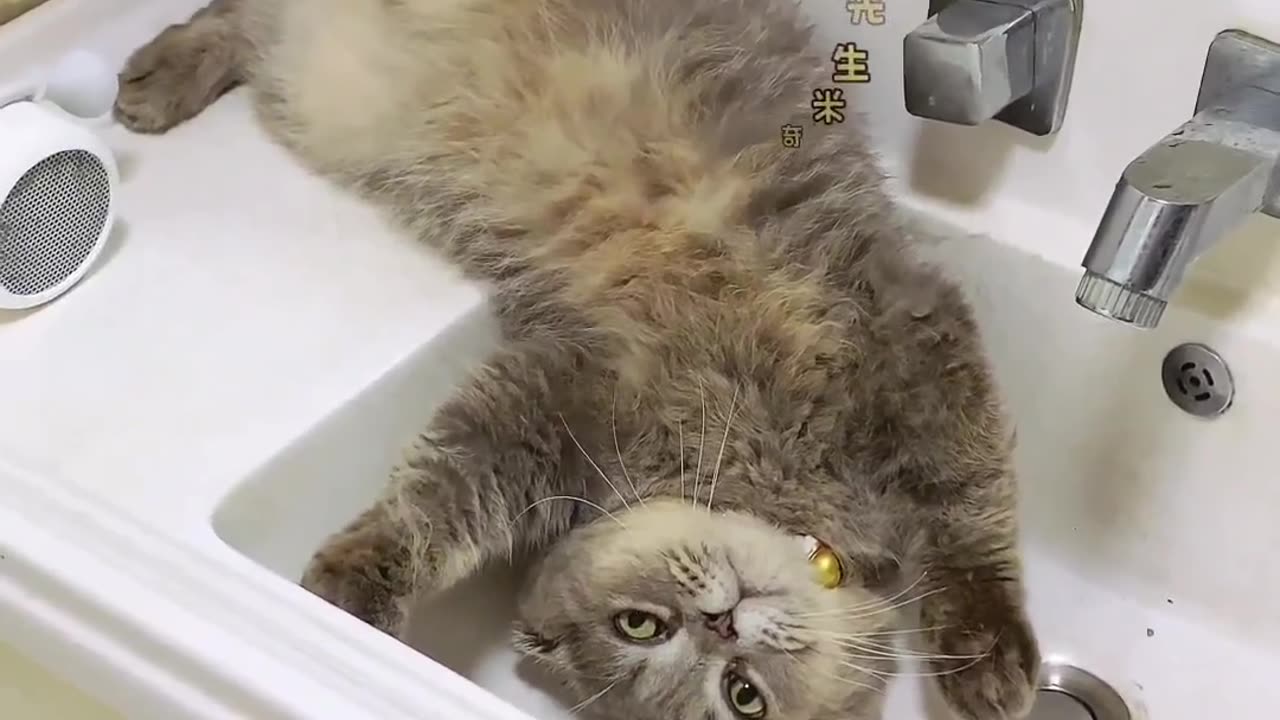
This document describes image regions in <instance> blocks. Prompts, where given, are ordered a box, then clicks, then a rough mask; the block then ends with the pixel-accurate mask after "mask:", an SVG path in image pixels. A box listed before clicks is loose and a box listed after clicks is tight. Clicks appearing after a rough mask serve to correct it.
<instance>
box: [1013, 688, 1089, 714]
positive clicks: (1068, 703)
mask: <svg viewBox="0 0 1280 720" xmlns="http://www.w3.org/2000/svg"><path fill="white" fill-rule="evenodd" d="M1027 720H1098V719H1097V718H1096V717H1094V715H1093V713H1092V712H1089V708H1088V706H1086V705H1085V704H1084V703H1082V702H1080V701H1079V700H1077V699H1075V698H1074V697H1072V696H1070V695H1068V694H1066V693H1064V692H1059V691H1057V690H1041V691H1040V692H1039V693H1037V694H1036V705H1035V707H1034V708H1032V709H1031V715H1030V716H1029V717H1028V718H1027Z"/></svg>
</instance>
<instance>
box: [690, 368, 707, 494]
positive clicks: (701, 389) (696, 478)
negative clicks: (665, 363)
mask: <svg viewBox="0 0 1280 720" xmlns="http://www.w3.org/2000/svg"><path fill="white" fill-rule="evenodd" d="M698 398H699V401H700V402H701V403H702V432H701V433H700V434H699V435H698V469H697V470H695V471H694V473H693V498H692V500H693V504H694V506H695V507H696V506H697V504H698V495H699V494H700V492H701V490H702V451H703V449H705V447H706V444H707V392H706V386H704V385H703V384H702V378H698Z"/></svg>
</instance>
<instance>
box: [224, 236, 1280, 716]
mask: <svg viewBox="0 0 1280 720" xmlns="http://www.w3.org/2000/svg"><path fill="white" fill-rule="evenodd" d="M922 221H923V222H924V223H925V225H926V227H927V228H928V229H929V230H930V232H928V233H926V234H927V235H928V236H937V237H939V238H945V239H940V240H938V241H931V242H928V254H929V256H930V258H931V259H933V260H934V261H936V262H938V263H940V264H942V265H943V266H944V267H946V268H948V269H949V270H950V271H951V273H952V274H953V275H954V276H955V277H956V278H958V279H959V280H961V281H962V282H964V283H965V285H966V286H967V288H968V291H969V295H970V296H971V298H972V300H973V303H974V305H975V308H976V310H977V312H978V315H979V318H980V321H981V324H982V327H983V332H984V335H985V337H986V339H987V342H988V344H989V347H990V350H991V353H992V355H993V358H994V362H995V365H996V367H997V375H998V377H999V378H1000V379H1001V381H1002V384H1003V385H1004V387H1005V392H1006V395H1007V398H1008V402H1009V405H1010V410H1011V412H1012V414H1013V416H1014V418H1015V419H1017V429H1018V453H1017V462H1018V470H1019V473H1020V478H1021V483H1022V489H1023V490H1022V492H1023V506H1022V522H1023V528H1024V540H1025V545H1026V557H1027V574H1028V581H1029V588H1030V602H1031V607H1032V616H1033V619H1034V622H1035V623H1036V625H1037V627H1038V629H1039V632H1040V634H1041V637H1042V641H1043V645H1044V650H1045V652H1046V655H1048V656H1049V657H1050V658H1056V659H1062V660H1064V661H1068V662H1070V663H1072V664H1074V665H1077V666H1080V667H1083V668H1085V669H1086V670H1089V671H1090V672H1092V673H1094V674H1096V675H1098V676H1099V677H1101V678H1103V679H1105V680H1106V681H1107V682H1108V683H1110V684H1111V685H1112V687H1113V688H1114V689H1115V690H1116V691H1117V692H1118V693H1119V694H1120V695H1121V697H1122V698H1123V699H1124V700H1125V702H1126V703H1127V704H1128V705H1129V708H1130V711H1131V712H1132V716H1133V717H1135V718H1148V717H1150V718H1159V719H1160V720H1182V719H1185V720H1193V719H1196V720H1199V719H1200V718H1205V717H1231V718H1242V719H1243V718H1259V720H1260V719H1261V718H1262V717H1263V716H1264V715H1266V714H1267V713H1266V712H1264V709H1266V708H1272V707H1276V706H1280V689H1278V688H1277V687H1276V685H1275V683H1274V682H1272V680H1271V675H1272V673H1273V672H1274V671H1275V670H1277V669H1280V618H1277V616H1276V615H1275V614H1274V612H1273V611H1272V607H1273V606H1272V604H1271V602H1270V601H1269V599H1268V598H1269V597H1271V595H1270V594H1269V593H1268V592H1266V589H1267V587H1268V583H1272V585H1274V583H1275V578H1274V577H1269V576H1267V575H1266V574H1265V573H1260V572H1259V568H1261V567H1265V564H1266V563H1268V562H1269V557H1268V555H1267V551H1266V550H1264V548H1274V547H1278V546H1280V530H1277V529H1276V527H1277V526H1276V524H1275V523H1273V522H1271V521H1270V519H1269V516H1270V513H1271V511H1272V509H1273V508H1274V507H1276V505H1275V504H1274V503H1268V502H1257V503H1254V502H1251V501H1245V500H1244V497H1243V496H1242V495H1241V494H1239V492H1234V493H1233V492H1231V491H1230V489H1231V488H1236V489H1237V490H1239V489H1240V488H1244V487H1249V488H1252V489H1253V490H1252V492H1253V493H1255V494H1256V495H1257V496H1258V498H1259V500H1261V499H1262V498H1263V497H1265V496H1267V493H1268V492H1269V493H1270V497H1272V498H1273V499H1280V498H1276V493H1277V491H1276V490H1275V489H1274V488H1268V487H1267V483H1266V480H1265V476H1266V475H1267V472H1266V471H1265V470H1264V468H1265V467H1266V465H1265V458H1263V457H1262V453H1263V451H1264V450H1265V449H1266V448H1267V447H1268V443H1266V442H1265V441H1264V440H1263V438H1262V436H1261V433H1262V432H1263V430H1262V428H1263V427H1267V425H1266V420H1265V418H1266V417H1273V416H1274V413H1276V412H1277V411H1280V386H1278V385H1277V384H1276V380H1275V378H1274V376H1273V375H1272V374H1271V373H1270V368H1273V367H1276V366H1277V364H1278V363H1280V352H1278V351H1277V348H1276V347H1275V346H1271V345H1267V344H1265V343H1262V342H1258V341H1255V340H1251V339H1249V338H1245V337H1234V336H1230V335H1227V334H1225V333H1223V332H1222V331H1221V329H1215V328H1214V327H1213V326H1212V325H1210V324H1209V323H1208V322H1207V321H1205V320H1203V319H1198V318H1197V317H1196V316H1194V315H1192V314H1178V313H1174V314H1173V315H1172V316H1170V317H1169V318H1168V319H1167V320H1166V322H1165V323H1164V324H1163V325H1162V326H1161V328H1160V329H1159V330H1158V331H1156V332H1154V333H1149V334H1139V333H1133V332H1130V331H1128V330H1126V329H1125V328H1123V327H1121V326H1119V325H1113V324H1111V323H1108V322H1107V321H1104V320H1101V319H1099V318H1095V317H1093V316H1091V315H1090V314H1088V313H1085V312H1083V311H1080V310H1079V309H1078V308H1076V307H1075V306H1074V304H1073V303H1072V301H1071V298H1072V293H1071V290H1072V288H1073V287H1074V283H1075V282H1076V274H1075V272H1074V271H1073V270H1071V269H1069V268H1064V267H1061V266H1057V265H1054V264H1052V263H1050V262H1047V261H1045V260H1044V259H1042V258H1040V257H1037V256H1035V255H1031V254H1027V253H1023V252H1021V251H1019V250H1017V249H1014V248H1011V247H1009V246H1006V245H1002V244H1000V243H998V242H994V241H992V240H990V239H984V238H982V237H979V236H973V235H968V234H966V233H963V232H959V231H956V230H954V229H953V228H946V227H944V226H942V225H939V224H937V223H935V222H933V221H930V220H928V219H927V218H925V219H923V220H922ZM1185 339H1199V340H1207V341H1209V342H1212V343H1214V344H1215V347H1216V348H1217V349H1218V350H1219V351H1220V352H1221V353H1222V355H1223V357H1224V358H1225V359H1226V360H1227V362H1228V363H1229V364H1230V365H1231V369H1232V372H1233V374H1234V376H1235V377H1236V379H1237V383H1238V385H1239V387H1240V388H1241V389H1242V390H1241V397H1240V398H1239V400H1238V402H1237V404H1236V406H1235V407H1233V408H1232V409H1231V410H1230V411H1228V412H1227V413H1226V414H1225V415H1224V416H1222V417H1221V418H1219V419H1217V420H1215V421H1204V420H1201V419H1198V418H1194V417H1191V416H1189V415H1186V414H1184V413H1183V412H1182V411H1181V410H1180V409H1178V408H1177V407H1175V406H1174V405H1173V404H1172V403H1171V402H1170V401H1169V400H1168V399H1167V398H1166V397H1165V396H1164V393H1163V390H1162V385H1161V381H1160V366H1161V360H1162V357H1163V355H1164V353H1165V352H1166V351H1167V350H1168V349H1169V348H1171V347H1173V346H1174V345H1176V344H1178V343H1179V342H1181V341H1183V340H1185ZM493 342H494V335H493V327H492V322H491V321H490V320H489V319H488V317H487V315H485V314H484V312H482V311H478V312H477V313H476V314H475V315H473V316H472V317H469V318H466V319H464V320H463V321H460V322H459V323H458V325H457V326H456V327H453V328H451V329H450V331H449V332H448V333H447V334H446V335H443V336H441V337H440V339H439V340H438V341H437V342H436V343H433V344H432V345H430V346H428V347H427V348H426V349H424V351H423V352H421V353H419V354H418V355H416V356H414V357H412V358H410V359H409V360H407V361H406V363H405V364H404V365H403V366H401V367H398V368H396V369H395V370H394V371H393V372H391V373H389V374H388V375H386V376H385V377H383V378H382V379H381V380H379V381H378V382H377V383H376V384H374V385H373V386H372V387H370V388H369V389H368V390H367V391H365V392H364V393H363V394H362V395H361V396H360V397H357V398H355V399H354V400H352V401H351V402H350V403H349V404H348V405H346V406H345V407H343V408H342V409H340V410H338V411H337V412H335V413H334V414H333V415H331V416H330V417H329V418H328V419H327V420H325V421H324V422H323V423H322V424H320V425H318V426H316V427H315V428H314V429H313V430H311V431H310V432H309V433H307V434H306V435H305V436H304V437H302V438H300V439H299V440H298V441H297V442H296V443H294V444H293V445H292V446H290V447H289V448H288V449H287V450H285V451H284V452H282V453H281V454H280V455H279V456H277V457H276V458H274V459H273V460H272V461H271V462H269V463H268V464H266V465H265V466H264V467H262V468H261V469H260V470H259V471H258V472H256V473H254V474H253V475H252V476H251V477H248V478H246V479H245V480H244V481H243V482H242V483H240V485H239V486H238V487H237V488H236V489H235V491H234V492H232V493H231V494H230V495H229V496H228V497H227V498H226V500H225V501H224V502H222V503H221V505H220V506H219V507H218V509H217V511H216V513H215V514H214V516H213V527H214V529H215V531H216V533H217V535H218V537H219V538H221V539H222V540H223V541H224V542H226V543H227V544H228V545H229V546H230V547H232V548H234V549H235V551H236V552H238V553H241V554H243V555H244V556H245V557H246V558H248V559H250V560H252V561H253V562H254V563H257V564H259V565H261V566H262V567H264V568H267V569H269V570H270V571H271V572H272V573H274V574H276V575H277V576H279V578H280V580H281V582H294V581H296V579H297V578H298V577H299V575H300V573H301V570H302V568H303V565H304V564H305V562H306V561H307V559H308V558H309V556H310V554H311V552H312V551H313V550H314V549H315V548H316V547H317V546H318V545H319V543H320V542H321V541H322V540H323V539H324V538H325V537H326V536H327V535H328V534H329V533H331V532H333V531H335V530H337V529H338V528H339V527H340V526H341V525H343V524H344V523H345V522H346V521H347V520H349V519H351V518H352V517H354V516H355V515H356V514H357V513H358V512H359V511H360V510H361V509H363V508H364V507H365V506H366V505H367V504H368V503H369V502H371V501H372V500H373V498H374V497H375V495H376V493H377V492H378V489H379V488H380V487H381V484H382V483H383V481H384V477H385V475H386V472H387V470H389V468H390V466H391V465H392V463H393V462H394V461H395V459H396V457H397V454H398V451H399V449H400V447H401V446H402V445H403V444H404V443H406V442H407V441H408V440H409V438H410V437H411V436H412V435H413V433H414V432H415V431H417V430H418V429H420V428H421V427H422V426H423V425H424V424H425V423H426V422H427V420H428V418H429V417H430V416H431V414H432V411H433V409H434V408H435V407H436V406H437V405H438V404H439V403H440V401H441V399H442V398H444V397H445V396H446V394H447V393H448V390H449V387H450V386H451V385H452V384H453V383H455V382H457V380H458V379H459V378H460V377H461V373H462V372H464V368H465V367H466V366H467V365H468V363H472V362H476V361H478V360H479V358H481V357H483V355H484V352H485V351H486V349H487V348H490V347H492V346H493ZM517 575H518V569H515V568H505V567H498V568H493V570H492V571H491V572H490V573H488V574H487V575H486V576H485V577H482V578H478V579H476V580H475V581H473V582H469V583H467V584H466V585H465V586H463V587H460V588H458V589H457V590H455V591H453V592H451V593H449V594H448V595H446V596H445V597H443V598H439V599H437V600H435V601H433V602H431V603H429V604H427V605H425V606H424V607H421V608H419V610H418V612H417V613H416V619H415V621H414V625H413V630H412V633H411V634H412V638H413V644H414V646H415V647H416V648H418V649H419V650H421V651H422V652H423V653H424V654H425V655H427V656H429V657H430V658H432V659H434V660H435V661H437V662H439V663H441V664H443V665H445V666H447V667H449V668H452V670H454V671H455V672H457V673H459V674H460V675H462V676H464V677H466V678H468V679H470V680H471V681H473V682H475V683H477V684H479V685H481V686H482V687H484V688H486V689H487V690H489V691H491V692H492V693H494V694H496V695H498V696H499V697H501V698H503V699H505V700H507V701H509V702H510V703H512V704H513V705H515V706H516V707H519V708H521V709H522V710H524V711H525V712H527V713H529V714H530V715H532V716H534V717H536V718H547V719H549V720H562V719H564V720H567V719H568V718H570V717H571V715H569V714H568V712H567V710H566V709H565V708H566V707H569V706H571V705H572V703H571V702H570V703H568V704H565V703H564V702H562V700H563V699H562V698H558V697H557V695H556V692H555V690H554V686H553V685H551V684H549V683H548V682H547V680H546V678H542V677H539V676H537V675H536V674H535V673H534V672H532V671H531V670H530V669H529V668H525V667H522V666H521V664H520V663H518V662H517V657H516V655H515V654H514V653H513V652H512V651H511V650H509V649H508V646H507V637H508V626H509V622H510V619H511V616H512V606H511V598H512V594H513V592H514V589H513V588H514V582H515V578H516V576H517ZM332 612H334V613H337V614H340V613H339V612H338V611H337V610H333V611H332ZM369 632H370V633H372V631H369ZM424 662H426V661H425V660H424ZM910 671H911V669H910V668H904V673H909V672H910ZM1227 688H1230V692H1228V691H1227V690H1226V689H1227ZM948 717H949V716H948V714H947V713H946V711H945V710H944V709H942V708H941V706H940V705H939V704H938V703H937V701H936V698H933V697H932V695H931V693H930V692H929V688H928V687H926V686H924V685H923V684H922V683H921V682H919V681H918V680H914V679H911V678H904V679H902V680H900V681H898V683H897V684H896V685H895V687H894V688H893V692H892V696H891V700H890V710H889V714H888V716H887V718H888V720H918V719H919V718H928V719H929V720H944V719H945V718H948Z"/></svg>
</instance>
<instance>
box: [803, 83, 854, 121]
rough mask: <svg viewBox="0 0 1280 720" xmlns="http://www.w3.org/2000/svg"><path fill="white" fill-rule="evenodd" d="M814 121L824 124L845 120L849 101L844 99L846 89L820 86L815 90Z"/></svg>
mask: <svg viewBox="0 0 1280 720" xmlns="http://www.w3.org/2000/svg"><path fill="white" fill-rule="evenodd" d="M809 105H810V107H812V108H813V121H814V122H818V123H822V124H823V125H834V124H836V123H842V122H844V112H842V111H843V110H844V109H845V108H846V107H848V105H849V103H848V102H847V101H846V100H845V99H844V90H841V89H840V88H818V89H817V90H814V91H813V102H811V103H809Z"/></svg>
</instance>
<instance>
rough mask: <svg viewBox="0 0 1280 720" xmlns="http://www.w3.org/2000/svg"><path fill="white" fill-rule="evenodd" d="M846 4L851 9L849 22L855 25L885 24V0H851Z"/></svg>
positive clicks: (847, 8) (846, 7)
mask: <svg viewBox="0 0 1280 720" xmlns="http://www.w3.org/2000/svg"><path fill="white" fill-rule="evenodd" d="M844 6H845V9H846V10H848V11H849V22H851V23H853V24H854V25H861V24H862V23H864V22H865V23H866V24H868V25H883V24H884V0H849V1H848V2H846V3H845V4H844Z"/></svg>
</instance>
